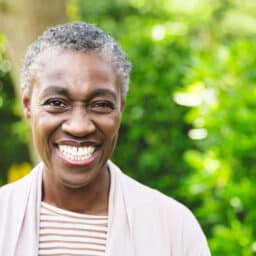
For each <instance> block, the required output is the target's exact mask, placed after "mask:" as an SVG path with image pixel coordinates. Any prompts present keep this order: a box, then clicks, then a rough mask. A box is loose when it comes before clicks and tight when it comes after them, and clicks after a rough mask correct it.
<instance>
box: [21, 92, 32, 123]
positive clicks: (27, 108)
mask: <svg viewBox="0 0 256 256" xmlns="http://www.w3.org/2000/svg"><path fill="white" fill-rule="evenodd" d="M21 100H22V106H23V113H24V116H25V118H27V119H28V120H30V118H31V92H30V90H29V89H28V88H25V89H24V91H23V93H22V96H21Z"/></svg>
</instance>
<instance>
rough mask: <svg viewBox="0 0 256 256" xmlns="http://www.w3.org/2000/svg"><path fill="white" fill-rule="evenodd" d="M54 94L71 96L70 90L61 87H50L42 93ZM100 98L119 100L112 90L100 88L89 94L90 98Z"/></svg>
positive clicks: (45, 94)
mask: <svg viewBox="0 0 256 256" xmlns="http://www.w3.org/2000/svg"><path fill="white" fill-rule="evenodd" d="M53 94H61V95H65V96H69V90H68V88H65V87H60V86H48V87H46V88H45V89H44V90H43V92H42V95H43V96H47V95H53ZM99 96H111V97H112V98H113V99H114V100H116V99H117V95H116V92H115V91H114V90H111V89H106V88H98V89H95V90H93V91H92V92H91V93H89V98H94V97H99Z"/></svg>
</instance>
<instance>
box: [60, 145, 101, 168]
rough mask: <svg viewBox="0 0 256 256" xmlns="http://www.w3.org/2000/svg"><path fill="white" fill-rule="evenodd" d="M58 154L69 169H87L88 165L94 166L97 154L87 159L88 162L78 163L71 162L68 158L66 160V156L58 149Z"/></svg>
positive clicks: (77, 161)
mask: <svg viewBox="0 0 256 256" xmlns="http://www.w3.org/2000/svg"><path fill="white" fill-rule="evenodd" d="M57 154H58V157H59V158H60V159H61V160H62V161H63V162H64V164H65V165H67V166H69V167H87V166H88V165H90V164H92V163H93V161H94V160H95V158H96V152H94V153H93V154H92V155H91V156H90V157H89V158H87V159H86V160H81V161H79V160H76V161H72V160H69V159H67V158H65V156H63V155H62V154H61V153H60V151H59V150H58V148H57Z"/></svg>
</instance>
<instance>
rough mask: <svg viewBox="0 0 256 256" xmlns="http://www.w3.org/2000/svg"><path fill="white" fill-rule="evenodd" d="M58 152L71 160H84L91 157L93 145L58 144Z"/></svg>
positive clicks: (93, 150)
mask: <svg viewBox="0 0 256 256" xmlns="http://www.w3.org/2000/svg"><path fill="white" fill-rule="evenodd" d="M58 148H59V152H60V154H61V156H62V157H63V158H64V159H66V160H68V161H72V162H76V161H77V162H81V161H86V160H88V159H89V158H91V157H92V155H93V153H94V152H95V147H93V146H79V147H76V146H69V145H59V146H58Z"/></svg>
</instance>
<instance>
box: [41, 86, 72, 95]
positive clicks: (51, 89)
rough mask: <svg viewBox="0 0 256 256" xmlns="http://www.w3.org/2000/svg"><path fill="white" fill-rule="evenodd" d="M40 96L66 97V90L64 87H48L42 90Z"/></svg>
mask: <svg viewBox="0 0 256 256" xmlns="http://www.w3.org/2000/svg"><path fill="white" fill-rule="evenodd" d="M42 94H43V95H52V94H62V95H68V89H67V88H64V87H59V86H48V87H46V88H45V89H44V90H43V92H42Z"/></svg>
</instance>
